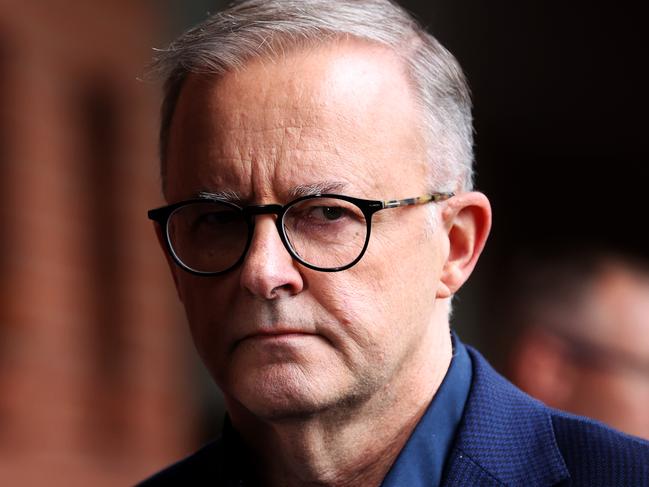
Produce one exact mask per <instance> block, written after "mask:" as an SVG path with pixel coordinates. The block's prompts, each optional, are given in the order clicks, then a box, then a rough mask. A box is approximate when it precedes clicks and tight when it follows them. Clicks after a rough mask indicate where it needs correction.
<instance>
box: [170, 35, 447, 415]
mask: <svg viewBox="0 0 649 487" xmlns="http://www.w3.org/2000/svg"><path fill="white" fill-rule="evenodd" d="M419 117H420V112H419V111H418V109H417V108H416V106H415V103H414V101H413V99H412V95H411V90H410V87H409V86H408V83H407V81H406V78H405V75H404V74H403V69H402V67H401V65H400V62H399V61H398V60H397V59H396V57H395V56H394V55H393V54H391V53H390V52H389V51H387V50H384V49H382V48H379V47H374V46H370V45H367V44H361V43H352V42H346V43H340V44H336V45H330V46H327V47H322V48H314V49H310V50H305V51H296V52H292V53H288V54H286V55H285V56H284V57H282V58H281V59H279V60H266V61H252V62H250V63H249V64H248V65H246V67H245V68H244V69H242V70H241V71H239V72H236V73H230V74H227V75H225V76H224V77H222V78H220V79H218V80H217V79H214V78H210V77H206V76H203V77H201V76H197V75H192V76H190V77H189V79H188V80H187V81H186V83H185V85H184V87H183V91H182V93H181V96H180V99H179V102H178V105H177V108H176V112H175V115H174V121H173V124H172V129H171V137H170V144H169V153H168V175H167V176H168V186H167V188H166V189H167V196H168V199H169V201H170V202H175V201H180V200H183V199H189V198H192V197H195V196H196V195H197V193H199V192H201V191H208V192H213V193H219V192H234V193H236V194H237V195H239V196H240V198H241V199H242V203H243V204H268V203H280V204H286V203H287V202H288V201H290V200H291V199H292V196H291V194H292V193H293V192H294V191H295V189H296V188H298V187H302V188H304V187H305V186H307V187H313V188H319V189H321V190H322V189H324V188H326V190H325V191H326V192H333V193H339V194H346V195H350V196H355V197H360V198H367V199H392V198H405V197H412V196H419V195H421V194H425V193H427V192H428V191H429V189H430V188H428V187H427V185H426V181H427V180H428V178H427V176H428V174H427V170H426V163H427V161H426V160H425V156H424V155H425V153H426V151H425V147H424V145H423V142H422V137H421V133H420V131H419V129H418V123H419V121H420V119H419ZM323 192H324V191H323ZM430 210H431V207H430V205H429V206H414V207H406V208H399V209H391V210H386V211H381V212H379V213H377V214H376V215H374V218H373V224H372V235H371V240H370V243H369V247H368V249H367V252H366V254H365V256H364V257H363V259H362V260H361V261H360V262H359V263H358V264H356V266H354V267H352V268H351V269H349V270H346V271H342V272H334V273H325V272H318V271H313V270H309V269H307V268H305V267H302V266H300V265H299V264H298V263H296V262H294V261H293V260H292V259H291V257H290V255H289V254H288V253H287V251H286V250H285V248H284V247H283V245H282V243H281V240H280V237H279V235H278V233H277V230H276V227H275V217H274V216H273V215H263V216H258V217H256V228H255V234H254V238H253V241H252V245H251V247H250V249H249V251H248V254H247V257H246V260H245V261H244V263H243V265H241V266H240V267H238V268H237V269H235V270H233V271H231V272H229V273H227V274H225V275H222V276H218V277H211V278H204V277H197V276H193V275H190V274H188V273H185V272H183V271H182V270H180V269H178V268H174V269H173V272H174V275H175V279H176V283H177V286H178V291H179V294H180V297H181V299H182V300H183V303H184V305H185V308H186V311H187V316H188V320H189V324H190V327H191V331H192V335H193V338H194V341H195V343H196V346H197V349H198V351H199V353H200V355H201V357H202V359H203V361H204V362H205V364H206V365H207V367H208V368H209V370H210V372H211V374H212V376H213V377H214V379H215V381H216V382H217V384H218V385H219V386H220V387H221V389H222V390H223V392H224V394H225V397H226V401H227V402H228V407H229V408H230V409H231V410H232V408H244V410H247V411H251V412H252V413H253V414H255V415H257V416H260V417H267V418H282V417H287V416H291V415H295V414H311V413H315V412H319V411H323V410H326V409H327V408H331V407H334V406H337V405H338V406H339V405H354V404H359V403H365V402H366V401H368V400H371V399H374V400H377V398H379V397H383V398H384V400H386V401H387V400H389V398H390V397H393V396H394V395H396V394H398V391H399V390H400V388H407V387H409V386H412V385H413V383H414V382H416V377H418V375H422V374H431V373H433V372H434V371H431V370H428V369H427V370H420V369H422V368H425V367H428V366H429V365H430V364H431V363H434V358H435V353H436V350H437V347H439V346H440V345H439V344H440V343H441V342H442V341H443V340H444V339H445V340H446V341H448V329H447V328H445V327H444V326H443V325H444V319H445V318H446V316H445V314H446V307H445V303H441V302H440V300H436V294H437V293H438V283H439V278H440V273H441V268H442V266H443V264H444V261H445V260H446V257H447V254H448V239H447V236H446V235H445V231H444V227H443V226H442V225H439V226H438V228H437V229H435V231H434V232H431V231H430V227H429V226H427V222H428V221H429V219H428V218H427V212H429V211H430ZM443 372H444V371H442V372H441V373H443Z"/></svg>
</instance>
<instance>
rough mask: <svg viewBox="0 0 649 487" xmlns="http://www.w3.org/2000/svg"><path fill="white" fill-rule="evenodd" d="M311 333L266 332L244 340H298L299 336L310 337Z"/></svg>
mask: <svg viewBox="0 0 649 487" xmlns="http://www.w3.org/2000/svg"><path fill="white" fill-rule="evenodd" d="M311 336H313V335H311V334H308V333H278V334H267V335H265V334H264V335H253V336H250V337H248V338H246V340H252V341H261V342H285V341H292V340H299V339H301V338H307V337H311Z"/></svg>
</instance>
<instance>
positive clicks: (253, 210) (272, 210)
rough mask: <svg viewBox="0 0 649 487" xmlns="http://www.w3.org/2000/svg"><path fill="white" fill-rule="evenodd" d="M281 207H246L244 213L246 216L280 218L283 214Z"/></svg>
mask: <svg viewBox="0 0 649 487" xmlns="http://www.w3.org/2000/svg"><path fill="white" fill-rule="evenodd" d="M282 209H283V208H282V206H281V205H251V206H246V207H245V208H244V209H243V212H244V214H245V215H246V216H256V215H276V216H279V215H280V213H281V212H282Z"/></svg>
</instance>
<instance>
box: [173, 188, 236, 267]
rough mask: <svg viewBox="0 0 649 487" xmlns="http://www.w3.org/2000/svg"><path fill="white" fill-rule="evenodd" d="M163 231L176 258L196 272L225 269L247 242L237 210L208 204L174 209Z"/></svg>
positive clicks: (211, 203)
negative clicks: (165, 232)
mask: <svg viewBox="0 0 649 487" xmlns="http://www.w3.org/2000/svg"><path fill="white" fill-rule="evenodd" d="M167 232H168V234H169V241H170V242H171V247H172V249H173V251H174V253H175V254H176V257H177V258H178V259H179V260H180V261H181V262H182V263H183V264H185V265H186V266H187V267H189V268H190V269H192V270H194V271H198V272H221V271H224V270H227V269H228V268H230V267H231V266H232V265H234V264H235V263H236V262H237V261H238V260H239V258H240V257H241V255H242V254H243V252H244V250H245V248H246V242H247V240H248V225H247V224H246V221H245V220H244V218H243V214H242V212H241V210H239V209H237V208H232V207H230V206H228V205H225V204H221V203H218V202H212V201H207V202H205V203H202V202H200V203H192V204H189V205H186V206H182V207H180V208H178V209H177V210H176V211H174V212H173V213H172V214H171V216H170V217H169V223H168V226H167Z"/></svg>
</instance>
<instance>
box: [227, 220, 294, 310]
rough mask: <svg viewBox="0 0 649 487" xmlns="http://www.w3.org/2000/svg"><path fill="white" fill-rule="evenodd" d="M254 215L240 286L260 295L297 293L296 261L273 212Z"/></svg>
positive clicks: (263, 296)
mask: <svg viewBox="0 0 649 487" xmlns="http://www.w3.org/2000/svg"><path fill="white" fill-rule="evenodd" d="M255 218H256V223H255V232H254V235H253V239H252V242H251V244H250V248H249V249H248V253H247V254H246V258H245V260H244V262H243V265H242V267H241V271H240V272H241V274H240V280H241V287H242V288H243V289H246V290H247V291H248V292H250V293H251V294H252V295H253V296H257V297H260V298H262V299H277V298H280V297H282V296H292V295H295V294H298V293H299V292H301V291H302V289H303V288H304V281H303V278H302V275H301V273H300V268H299V267H298V265H299V264H297V262H295V261H294V260H293V258H292V257H291V255H290V254H289V253H288V251H287V250H286V248H285V247H284V244H283V243H282V240H281V238H280V236H279V233H278V232H277V226H276V224H275V216H274V215H258V216H256V217H255Z"/></svg>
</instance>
